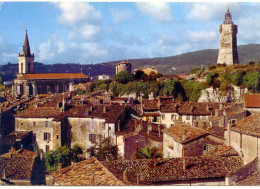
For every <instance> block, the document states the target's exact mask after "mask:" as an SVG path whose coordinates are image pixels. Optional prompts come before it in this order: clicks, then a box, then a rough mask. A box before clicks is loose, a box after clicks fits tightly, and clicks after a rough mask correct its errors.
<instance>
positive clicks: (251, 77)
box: [243, 71, 260, 92]
mask: <svg viewBox="0 0 260 189" xmlns="http://www.w3.org/2000/svg"><path fill="white" fill-rule="evenodd" d="M259 80H260V73H259V72H258V71H256V72H251V73H250V72H248V73H247V74H246V75H244V76H243V86H244V87H246V88H248V90H250V91H252V92H259V91H260V87H259V85H260V84H259V83H260V82H259Z"/></svg>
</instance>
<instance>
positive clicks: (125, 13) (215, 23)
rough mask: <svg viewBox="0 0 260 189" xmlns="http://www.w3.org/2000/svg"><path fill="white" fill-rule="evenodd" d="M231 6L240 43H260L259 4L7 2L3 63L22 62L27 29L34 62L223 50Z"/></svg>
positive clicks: (1, 34) (2, 18)
mask: <svg viewBox="0 0 260 189" xmlns="http://www.w3.org/2000/svg"><path fill="white" fill-rule="evenodd" d="M228 7H229V9H230V11H231V14H232V17H233V22H234V23H235V24H237V25H238V34H237V40H238V45H245V44H260V21H259V20H260V3H259V2H251V3H241V2H231V3H223V2H222V3H216V2H215V3H209V2H204V3H198V2H190V3H187V2H143V3H141V2H110V3H109V2H77V3H72V2H3V1H2V3H1V1H0V64H6V63H8V62H12V63H16V62H18V53H19V52H21V51H22V46H23V42H24V36H25V30H26V29H27V30H28V36H29V42H30V46H31V52H33V53H34V54H35V61H36V62H42V63H45V64H53V63H80V64H95V63H101V62H107V61H114V60H123V59H125V60H126V59H138V58H153V57H166V56H174V55H178V54H182V53H185V52H193V51H197V50H203V49H217V48H218V46H219V33H218V27H219V24H221V23H223V21H224V16H225V13H226V11H227V8H228Z"/></svg>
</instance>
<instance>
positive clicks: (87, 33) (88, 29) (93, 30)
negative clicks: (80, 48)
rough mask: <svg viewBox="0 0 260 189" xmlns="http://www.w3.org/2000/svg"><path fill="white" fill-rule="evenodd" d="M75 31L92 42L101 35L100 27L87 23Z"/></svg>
mask: <svg viewBox="0 0 260 189" xmlns="http://www.w3.org/2000/svg"><path fill="white" fill-rule="evenodd" d="M74 31H75V32H78V33H79V34H80V35H81V36H82V37H83V38H84V39H85V40H91V39H92V38H95V37H96V36H97V35H98V34H99V32H100V26H98V25H93V24H88V23H85V24H83V25H82V26H80V27H79V28H74Z"/></svg>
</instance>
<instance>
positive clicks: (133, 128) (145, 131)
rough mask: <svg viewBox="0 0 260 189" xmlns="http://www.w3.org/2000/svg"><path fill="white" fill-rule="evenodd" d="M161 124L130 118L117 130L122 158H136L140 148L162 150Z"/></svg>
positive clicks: (162, 127)
mask: <svg viewBox="0 0 260 189" xmlns="http://www.w3.org/2000/svg"><path fill="white" fill-rule="evenodd" d="M163 129H164V126H163V125H159V124H155V123H151V122H147V121H143V120H141V119H140V120H138V119H135V118H132V119H131V120H130V121H129V122H128V123H127V124H126V127H125V128H124V129H122V130H121V131H117V132H116V135H117V144H118V148H119V149H120V151H122V152H124V153H123V154H122V157H123V158H124V159H136V158H137V151H138V150H139V149H140V148H144V147H147V148H154V147H155V148H156V149H158V150H160V151H162V141H163V133H162V130H163Z"/></svg>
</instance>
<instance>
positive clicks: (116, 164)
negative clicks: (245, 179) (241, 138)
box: [101, 156, 243, 186]
mask: <svg viewBox="0 0 260 189" xmlns="http://www.w3.org/2000/svg"><path fill="white" fill-rule="evenodd" d="M101 163H102V164H103V165H104V166H105V167H106V168H107V169H108V170H109V171H110V172H111V173H112V174H113V175H115V177H116V178H117V179H118V180H120V181H121V182H123V183H124V184H127V185H142V186H145V185H157V186H159V185H204V186H206V185H215V186H216V185H218V186H224V185H227V183H228V178H229V177H230V176H231V174H232V173H234V172H235V171H237V170H238V169H240V168H241V167H242V166H243V162H242V160H241V158H240V157H238V156H235V157H216V156H204V157H202V156H200V157H180V158H158V159H139V160H116V161H103V162H101Z"/></svg>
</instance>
